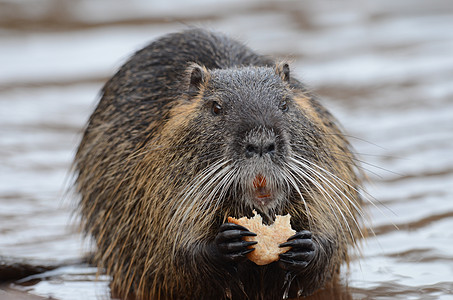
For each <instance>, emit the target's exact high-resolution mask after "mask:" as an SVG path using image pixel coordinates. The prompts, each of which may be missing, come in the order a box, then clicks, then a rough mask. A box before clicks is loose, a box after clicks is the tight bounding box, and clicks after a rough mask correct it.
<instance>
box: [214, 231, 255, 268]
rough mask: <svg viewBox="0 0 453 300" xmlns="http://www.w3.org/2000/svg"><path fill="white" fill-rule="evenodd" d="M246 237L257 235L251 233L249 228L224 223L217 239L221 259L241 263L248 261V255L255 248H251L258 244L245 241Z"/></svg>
mask: <svg viewBox="0 0 453 300" xmlns="http://www.w3.org/2000/svg"><path fill="white" fill-rule="evenodd" d="M244 236H256V234H255V233H253V232H250V231H249V230H248V229H247V228H245V227H243V226H241V225H237V224H233V223H224V224H222V225H221V226H220V231H219V233H218V234H217V236H216V238H215V244H216V246H217V250H218V253H219V254H220V258H221V259H222V260H223V261H225V262H227V263H231V262H241V261H244V260H246V255H247V254H248V253H250V252H252V251H253V250H255V249H254V248H249V246H252V245H255V244H256V243H257V242H247V241H243V240H242V237H244Z"/></svg>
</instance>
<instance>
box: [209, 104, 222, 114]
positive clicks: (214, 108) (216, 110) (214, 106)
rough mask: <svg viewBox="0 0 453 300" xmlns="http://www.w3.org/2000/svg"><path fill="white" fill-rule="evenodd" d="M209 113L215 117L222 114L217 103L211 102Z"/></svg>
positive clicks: (220, 107)
mask: <svg viewBox="0 0 453 300" xmlns="http://www.w3.org/2000/svg"><path fill="white" fill-rule="evenodd" d="M211 112H212V114H213V115H216V116H218V115H220V114H221V113H222V106H221V105H220V104H219V103H217V102H215V101H213V102H212V107H211Z"/></svg>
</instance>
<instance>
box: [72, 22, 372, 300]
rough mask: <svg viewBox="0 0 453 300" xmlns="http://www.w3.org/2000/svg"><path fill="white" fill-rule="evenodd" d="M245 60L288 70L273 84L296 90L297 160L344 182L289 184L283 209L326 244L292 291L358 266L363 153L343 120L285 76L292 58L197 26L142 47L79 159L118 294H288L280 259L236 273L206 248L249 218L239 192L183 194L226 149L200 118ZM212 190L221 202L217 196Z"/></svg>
mask: <svg viewBox="0 0 453 300" xmlns="http://www.w3.org/2000/svg"><path fill="white" fill-rule="evenodd" d="M229 53H233V54H234V55H233V56H231V55H229ZM243 66H248V67H250V68H252V69H251V71H250V72H252V73H253V72H254V71H253V70H254V69H253V68H258V69H259V68H261V69H259V70H258V69H257V71H256V72H257V74H261V73H263V72H264V73H265V74H267V73H266V72H268V71H266V70H267V69H266V68H268V69H269V70H274V72H275V74H277V76H279V77H280V80H279V81H278V79H274V80H277V81H278V84H281V86H282V88H281V89H284V90H285V91H284V94H285V95H286V94H288V95H291V97H292V102H291V105H292V106H290V109H291V110H290V114H289V115H288V116H289V117H288V118H291V122H289V123H288V124H289V125H288V126H287V128H285V130H287V132H289V134H287V135H289V136H290V137H291V143H290V145H289V146H288V147H289V148H290V150H288V151H287V155H288V156H291V155H292V154H293V153H297V154H298V155H299V156H304V157H305V158H306V159H308V160H310V161H313V162H315V163H316V166H317V167H314V166H312V168H313V169H314V170H317V171H319V172H322V171H321V169H319V168H318V167H320V168H323V169H325V170H327V171H328V172H330V173H331V174H334V176H335V178H339V180H336V179H334V177H332V176H330V177H329V176H327V175H326V176H327V177H328V178H329V179H330V180H331V181H332V182H335V190H336V194H335V193H334V192H333V189H332V188H329V187H328V186H327V185H328V184H327V183H326V182H322V180H318V181H319V184H320V185H319V186H318V187H316V186H314V185H313V184H310V183H309V182H307V184H306V186H304V187H302V186H301V187H300V190H301V192H302V194H303V197H304V199H305V202H304V201H302V200H301V199H300V197H299V196H297V193H294V191H293V190H291V191H288V192H287V193H288V197H287V199H286V201H285V202H282V203H280V204H278V205H277V207H276V208H275V210H274V211H273V212H275V213H278V214H280V215H285V214H287V213H289V214H291V216H292V218H291V220H292V227H293V228H294V229H295V230H297V231H301V230H310V231H311V232H312V233H313V240H314V241H315V243H317V244H318V245H319V247H320V251H319V255H318V257H316V258H315V259H314V261H313V262H312V263H310V265H309V266H308V267H307V268H306V269H305V270H304V271H303V272H300V273H298V274H297V275H295V276H293V277H294V279H293V280H292V283H291V286H290V288H288V290H289V292H290V294H289V295H290V296H291V297H295V296H296V295H297V292H298V291H301V292H300V294H302V295H309V294H311V293H313V292H314V291H315V290H317V289H318V288H320V287H322V286H324V285H325V284H326V283H328V282H331V281H332V278H334V277H336V274H338V272H339V269H340V266H341V265H342V264H343V263H345V262H346V263H348V262H349V254H348V248H349V247H350V246H356V245H357V239H359V238H360V237H361V235H362V233H361V232H360V230H363V229H362V228H361V227H362V226H361V221H360V216H359V215H360V212H359V211H360V204H361V200H360V196H359V193H358V191H357V189H359V188H360V182H359V179H358V177H357V174H356V173H357V172H358V171H357V165H356V163H355V161H356V160H355V158H354V156H353V154H351V151H350V146H349V143H348V142H347V141H346V139H345V138H344V136H343V134H342V132H341V130H340V129H339V128H338V126H337V125H336V121H335V119H334V118H333V117H332V115H331V114H330V113H329V112H328V111H327V110H326V109H325V108H324V107H323V106H322V105H321V104H320V103H319V102H318V100H316V98H315V96H314V95H312V94H311V93H310V92H309V91H308V90H307V89H306V88H305V87H304V86H303V85H302V84H301V83H299V82H298V81H297V80H295V79H293V78H292V76H291V79H290V80H289V79H288V78H285V74H282V72H283V71H282V68H283V67H282V64H275V62H274V61H272V60H271V59H269V58H266V57H264V56H260V55H257V54H255V53H254V52H252V51H251V50H249V49H248V48H246V47H245V46H243V45H241V44H239V43H237V42H235V41H232V40H230V39H227V38H226V37H224V36H223V35H218V34H213V33H209V32H206V31H203V30H199V29H193V30H188V31H186V32H183V33H177V34H173V35H167V36H165V37H163V38H162V39H159V40H158V41H157V42H154V43H152V44H150V46H148V47H146V48H145V49H143V50H140V51H138V52H137V53H136V54H135V55H134V56H133V57H132V58H131V59H130V60H129V61H128V62H127V63H126V64H125V65H124V66H123V67H122V68H121V69H120V70H119V71H118V72H117V74H115V76H113V77H112V78H111V79H110V80H109V81H108V82H107V83H106V85H105V86H104V88H103V91H102V98H101V100H100V102H99V104H98V106H97V108H96V110H95V111H94V113H93V114H92V116H91V117H90V120H89V122H88V125H87V127H86V130H85V133H84V136H83V139H82V141H81V143H80V146H79V148H78V151H77V154H76V158H75V163H74V168H75V170H76V189H77V191H78V192H79V193H80V194H81V196H82V198H81V201H80V205H79V212H80V214H81V216H82V220H83V223H82V225H83V229H84V231H85V232H86V233H87V234H90V235H92V236H93V238H94V241H95V246H96V256H95V261H96V262H97V265H98V266H99V268H100V269H104V270H105V272H106V273H107V274H109V275H111V276H112V283H111V288H112V291H113V293H114V294H115V295H117V296H119V297H121V298H124V299H126V298H137V299H223V298H228V297H232V298H233V299H247V297H248V298H249V299H279V298H281V297H282V295H283V285H284V282H285V276H286V272H285V271H283V270H281V269H280V267H279V266H278V264H277V263H272V264H270V265H266V266H256V265H254V264H253V263H251V262H249V261H246V262H244V263H242V264H240V265H238V266H237V268H234V269H231V268H228V267H223V266H222V265H220V264H218V262H217V261H216V259H214V258H212V257H211V256H210V252H209V251H208V250H207V249H210V248H209V245H211V244H212V242H213V239H214V237H215V236H216V234H217V232H218V229H219V227H220V225H221V224H222V223H223V222H224V221H225V220H226V218H227V217H228V216H234V217H241V216H244V215H250V214H251V210H252V207H248V206H246V205H242V204H237V203H238V202H235V201H237V199H233V198H234V197H233V196H232V195H234V194H231V193H230V192H226V193H225V197H226V198H228V197H230V198H231V201H230V200H228V201H226V200H225V201H220V200H222V199H220V200H219V203H218V205H216V206H212V205H211V206H210V204H209V203H204V201H203V200H205V201H207V199H208V198H209V197H210V196H209V193H208V192H211V190H208V191H206V197H205V198H203V197H200V198H196V199H197V201H192V198H194V197H188V198H190V199H185V198H184V196H185V195H187V193H189V194H188V195H192V194H190V189H191V188H193V189H196V188H197V187H196V186H197V184H199V183H198V181H197V180H196V179H197V177H196V176H197V175H200V174H201V172H203V170H205V169H206V168H208V167H209V166H210V165H213V164H215V163H216V162H217V161H218V157H220V156H221V154H220V151H223V150H222V149H224V148H225V147H228V145H225V142H223V141H224V140H227V141H228V138H229V136H230V135H229V134H227V133H224V132H222V130H224V129H222V128H221V127H220V128H218V127H215V128H213V129H209V130H208V127H210V126H207V125H206V124H207V123H206V122H207V121H206V120H205V117H204V115H202V114H203V112H204V111H207V109H205V106H206V103H205V100H204V99H205V97H208V95H209V93H212V90H213V88H214V87H216V85H215V84H216V83H215V82H214V81H215V80H214V77H215V76H217V75H216V74H217V73H215V72H214V70H216V69H231V71H230V72H232V73H234V72H239V71H238V69H237V68H241V67H243ZM194 68H200V69H201V70H202V72H201V75H202V77H203V78H202V80H201V82H200V84H199V86H197V87H196V93H192V92H191V91H190V89H188V88H187V87H188V86H189V85H190V84H191V83H190V75H191V74H192V71H193V70H194ZM263 68H264V69H263ZM248 72H249V71H248ZM250 72H249V73H250ZM260 72H261V73H260ZM239 73H240V72H239ZM239 73H238V74H239ZM241 74H242V73H241ZM269 74H270V73H269ZM231 76H233V78H234V76H235V75H234V74H233V75H231ZM277 81H276V82H277ZM281 82H283V83H281ZM214 97H218V96H214ZM221 100H222V99H221V98H219V101H221ZM209 120H210V119H209ZM211 130H212V131H211ZM199 132H201V134H200V133H199ZM214 133H217V135H220V136H224V137H225V139H219V140H216V143H210V142H207V141H210V139H215V138H216V134H214ZM219 149H221V150H219ZM222 153H223V152H222ZM222 155H223V154H222ZM219 170H220V169H219ZM312 172H314V171H312ZM323 188H324V190H325V191H327V192H328V193H330V194H331V196H332V198H331V199H330V198H328V199H326V197H327V196H326V195H324V194H323V192H322V190H323ZM194 195H196V194H194ZM212 195H213V196H212V199H217V198H218V194H216V192H213V194H212ZM230 198H228V199H230ZM346 198H349V200H348V199H346ZM184 199H185V200H184ZM216 201H217V200H216ZM331 201H334V202H335V203H332V202H331Z"/></svg>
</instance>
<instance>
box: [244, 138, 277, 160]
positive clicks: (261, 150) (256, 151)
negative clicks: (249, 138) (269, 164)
mask: <svg viewBox="0 0 453 300" xmlns="http://www.w3.org/2000/svg"><path fill="white" fill-rule="evenodd" d="M266 154H269V155H274V154H275V143H274V142H271V143H266V144H264V143H262V144H252V143H249V144H247V145H246V146H245V156H246V157H247V158H251V157H253V156H255V155H259V156H263V155H266Z"/></svg>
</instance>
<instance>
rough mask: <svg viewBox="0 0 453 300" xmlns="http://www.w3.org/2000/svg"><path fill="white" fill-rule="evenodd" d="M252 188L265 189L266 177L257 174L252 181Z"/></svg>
mask: <svg viewBox="0 0 453 300" xmlns="http://www.w3.org/2000/svg"><path fill="white" fill-rule="evenodd" d="M253 186H254V187H255V188H256V189H257V188H265V187H266V177H264V176H263V175H261V174H259V175H257V176H256V177H255V179H254V180H253Z"/></svg>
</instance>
